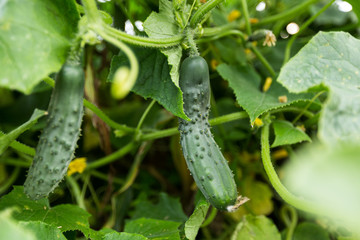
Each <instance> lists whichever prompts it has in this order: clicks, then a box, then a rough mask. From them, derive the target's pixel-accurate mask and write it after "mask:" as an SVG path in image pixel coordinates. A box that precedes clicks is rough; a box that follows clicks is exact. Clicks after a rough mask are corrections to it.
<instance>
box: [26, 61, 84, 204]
mask: <svg viewBox="0 0 360 240" xmlns="http://www.w3.org/2000/svg"><path fill="white" fill-rule="evenodd" d="M83 96H84V71H83V69H82V67H81V65H80V64H78V63H73V62H67V63H65V64H64V66H63V67H62V69H61V70H60V72H59V73H58V74H57V77H56V82H55V87H54V89H53V92H52V95H51V99H50V104H49V108H48V118H47V123H46V126H45V128H44V130H43V132H42V134H41V136H40V140H39V143H38V145H37V148H36V154H35V157H34V160H33V163H32V165H31V167H30V169H29V173H28V176H27V178H26V180H25V183H24V192H25V194H26V195H28V196H29V197H30V198H31V199H34V200H36V199H39V198H43V197H46V196H48V195H49V193H50V192H52V191H53V190H54V189H55V187H56V186H57V185H58V184H59V182H60V181H61V180H62V179H63V177H64V175H65V174H66V171H67V168H68V166H69V163H70V161H71V160H72V158H73V154H74V151H75V148H76V142H77V140H78V138H79V135H80V127H81V121H82V116H83Z"/></svg>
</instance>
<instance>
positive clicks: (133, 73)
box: [94, 25, 139, 83]
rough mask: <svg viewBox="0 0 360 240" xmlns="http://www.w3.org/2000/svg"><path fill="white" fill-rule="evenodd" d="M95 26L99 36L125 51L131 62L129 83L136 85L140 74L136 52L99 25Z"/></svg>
mask: <svg viewBox="0 0 360 240" xmlns="http://www.w3.org/2000/svg"><path fill="white" fill-rule="evenodd" d="M94 26H96V27H94V30H95V31H96V33H97V34H99V35H100V36H101V37H102V38H104V40H106V41H108V42H110V43H112V44H114V45H115V46H116V47H118V48H119V49H120V50H121V51H123V52H124V53H125V55H126V56H127V57H128V59H129V62H130V74H129V77H128V79H127V81H129V82H134V83H135V81H136V79H137V77H138V73H139V63H138V61H137V58H136V56H135V54H134V52H133V51H132V50H131V48H129V47H128V46H127V45H126V44H124V43H123V42H121V41H119V40H117V39H115V38H113V37H111V36H110V35H108V34H107V32H106V31H103V28H101V27H98V25H94Z"/></svg>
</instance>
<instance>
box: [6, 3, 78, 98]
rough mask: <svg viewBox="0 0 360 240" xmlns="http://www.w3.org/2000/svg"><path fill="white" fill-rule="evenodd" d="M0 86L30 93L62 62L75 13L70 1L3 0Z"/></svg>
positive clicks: (75, 23) (76, 15)
mask: <svg viewBox="0 0 360 240" xmlns="http://www.w3.org/2000/svg"><path fill="white" fill-rule="evenodd" d="M0 4H1V11H0V66H1V71H0V86H3V87H5V88H10V89H15V90H19V91H21V92H24V93H30V92H31V90H32V89H33V87H34V86H35V85H36V84H38V83H39V82H40V81H41V79H42V78H44V77H46V76H48V74H50V73H52V72H56V71H58V70H59V69H60V67H61V65H62V64H63V62H64V61H65V58H66V55H67V54H66V53H67V51H68V49H69V47H70V41H71V40H72V38H73V36H74V33H75V32H76V29H77V22H78V20H79V14H78V12H77V10H76V6H75V2H74V0H31V1H22V0H3V1H1V3H0Z"/></svg>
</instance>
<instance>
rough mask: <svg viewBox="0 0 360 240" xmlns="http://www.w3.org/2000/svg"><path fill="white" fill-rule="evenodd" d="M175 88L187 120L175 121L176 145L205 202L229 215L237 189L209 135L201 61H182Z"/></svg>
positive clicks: (206, 72)
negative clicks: (177, 130) (180, 91)
mask: <svg viewBox="0 0 360 240" xmlns="http://www.w3.org/2000/svg"><path fill="white" fill-rule="evenodd" d="M179 84H180V88H181V90H182V92H183V98H184V112H185V114H186V115H187V116H188V117H189V118H190V119H191V121H189V122H188V121H186V120H184V119H181V118H179V132H180V144H181V146H182V151H183V155H184V158H185V160H186V163H187V166H188V168H189V170H190V172H191V174H192V176H193V178H194V180H195V182H196V184H197V186H198V188H199V189H200V191H201V192H202V193H203V195H204V196H205V198H206V199H207V200H208V201H209V202H210V203H211V204H212V205H213V206H214V207H216V208H217V209H219V210H228V211H229V209H232V207H233V206H234V205H235V204H236V203H237V187H236V184H235V181H234V177H233V173H232V171H231V170H230V168H229V166H228V163H227V160H226V159H225V158H224V156H223V155H222V153H221V151H220V149H219V147H218V146H217V144H216V142H215V141H214V139H213V136H212V134H211V131H210V125H209V122H208V117H209V111H210V81H209V68H208V65H207V63H206V61H205V59H203V58H202V57H200V56H194V57H188V58H186V59H185V60H184V61H183V63H182V64H181V69H180V82H179Z"/></svg>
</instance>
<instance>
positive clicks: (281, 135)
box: [271, 120, 311, 147]
mask: <svg viewBox="0 0 360 240" xmlns="http://www.w3.org/2000/svg"><path fill="white" fill-rule="evenodd" d="M272 124H273V127H274V131H275V140H274V142H273V144H272V145H271V147H278V146H282V145H290V144H295V143H299V142H303V141H309V142H311V138H310V137H309V136H308V135H307V134H306V133H305V132H304V131H302V130H300V129H299V128H297V127H294V126H293V125H292V124H291V123H290V122H288V121H283V120H276V121H273V123H272Z"/></svg>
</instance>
